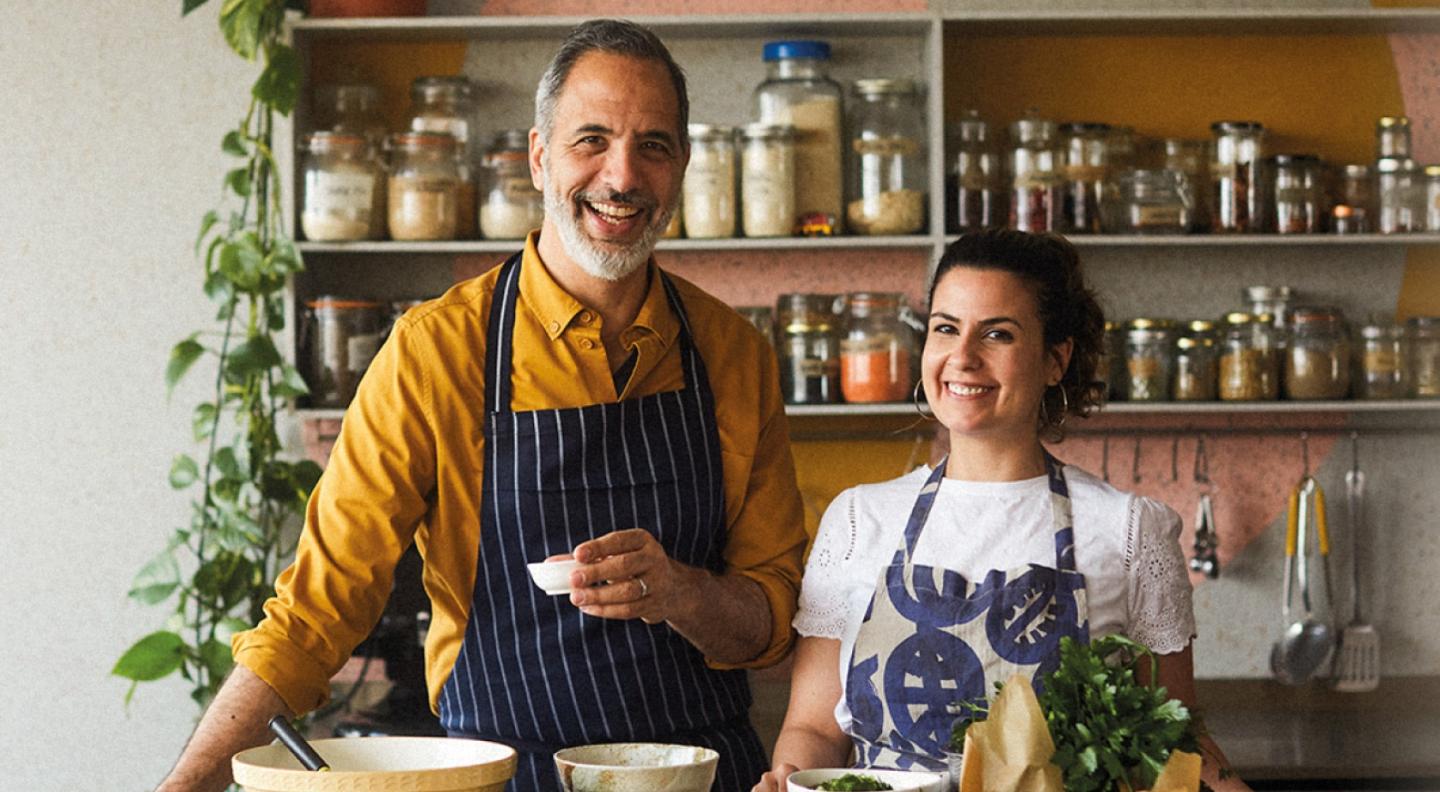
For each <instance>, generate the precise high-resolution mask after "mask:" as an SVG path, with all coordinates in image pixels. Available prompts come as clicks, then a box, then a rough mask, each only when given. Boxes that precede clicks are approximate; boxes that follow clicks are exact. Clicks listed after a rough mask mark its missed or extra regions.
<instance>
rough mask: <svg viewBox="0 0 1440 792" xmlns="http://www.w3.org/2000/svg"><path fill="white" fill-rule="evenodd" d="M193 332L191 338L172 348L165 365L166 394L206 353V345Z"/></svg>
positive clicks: (171, 390) (173, 388)
mask: <svg viewBox="0 0 1440 792" xmlns="http://www.w3.org/2000/svg"><path fill="white" fill-rule="evenodd" d="M195 335H198V334H192V335H191V336H190V337H189V338H187V339H185V340H184V341H181V342H180V343H178V344H176V345H175V346H174V348H172V349H171V350H170V362H169V363H168V364H167V365H166V366H165V394H166V395H167V396H168V395H170V393H171V392H173V391H174V390H175V384H176V383H177V382H179V381H180V378H181V377H183V376H185V372H187V371H189V370H190V366H192V365H194V363H195V361H196V360H199V359H200V355H202V354H204V352H205V347H203V346H201V345H200V342H199V341H196V340H195Z"/></svg>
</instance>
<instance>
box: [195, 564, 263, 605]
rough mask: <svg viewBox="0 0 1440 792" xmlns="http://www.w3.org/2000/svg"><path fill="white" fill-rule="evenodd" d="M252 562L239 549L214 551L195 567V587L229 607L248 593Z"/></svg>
mask: <svg viewBox="0 0 1440 792" xmlns="http://www.w3.org/2000/svg"><path fill="white" fill-rule="evenodd" d="M255 571H256V569H255V565H254V564H253V563H252V562H251V561H250V559H248V558H246V557H245V556H243V555H241V554H240V553H237V552H234V551H230V550H226V551H223V552H221V553H217V554H216V556H215V557H214V558H212V559H210V560H209V561H206V562H205V563H203V564H201V565H200V568H199V569H197V570H195V577H194V579H193V581H192V582H193V583H194V585H195V590H196V591H198V592H200V593H201V594H203V595H205V596H206V597H207V598H209V599H211V600H214V601H216V602H218V603H219V604H220V609H221V610H225V611H228V610H230V608H232V607H234V606H235V604H236V603H238V602H240V601H242V600H243V599H245V597H246V595H247V594H249V593H250V586H251V582H252V581H251V577H252V575H254V573H255Z"/></svg>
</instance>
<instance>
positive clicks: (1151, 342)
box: [1125, 318, 1175, 402]
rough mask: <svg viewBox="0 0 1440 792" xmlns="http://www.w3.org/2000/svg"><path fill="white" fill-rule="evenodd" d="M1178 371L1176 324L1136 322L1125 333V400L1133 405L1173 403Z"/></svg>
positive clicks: (1149, 321)
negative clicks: (1172, 390)
mask: <svg viewBox="0 0 1440 792" xmlns="http://www.w3.org/2000/svg"><path fill="white" fill-rule="evenodd" d="M1174 370H1175V322H1173V321H1171V320H1169V319H1144V318H1141V319H1132V320H1130V324H1129V325H1128V326H1127V328H1126V332H1125V374H1126V377H1125V396H1126V398H1127V399H1129V400H1130V401H1137V402H1157V401H1169V400H1170V381H1171V379H1172V378H1173V377H1174Z"/></svg>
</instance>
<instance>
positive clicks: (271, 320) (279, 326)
mask: <svg viewBox="0 0 1440 792" xmlns="http://www.w3.org/2000/svg"><path fill="white" fill-rule="evenodd" d="M280 288H282V289H283V288H285V287H284V286H283V285H282V286H281V287H280ZM265 318H266V326H267V327H269V328H270V331H271V332H272V333H273V332H279V331H281V330H284V329H285V302H284V301H283V300H266V301H265Z"/></svg>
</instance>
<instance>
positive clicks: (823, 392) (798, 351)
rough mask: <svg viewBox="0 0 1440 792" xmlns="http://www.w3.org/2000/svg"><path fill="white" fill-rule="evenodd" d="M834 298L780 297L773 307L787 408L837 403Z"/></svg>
mask: <svg viewBox="0 0 1440 792" xmlns="http://www.w3.org/2000/svg"><path fill="white" fill-rule="evenodd" d="M835 303H836V295H833V294H782V295H780V299H779V301H778V303H777V304H776V314H777V316H778V319H779V321H778V325H779V327H778V329H777V340H778V342H779V343H778V344H777V346H776V353H777V354H778V356H779V360H780V389H781V392H782V393H783V394H784V396H785V402H786V403H787V404H834V403H837V402H839V401H840V332H839V329H838V320H839V317H838V316H836V314H835Z"/></svg>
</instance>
